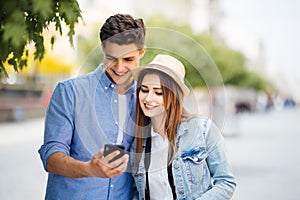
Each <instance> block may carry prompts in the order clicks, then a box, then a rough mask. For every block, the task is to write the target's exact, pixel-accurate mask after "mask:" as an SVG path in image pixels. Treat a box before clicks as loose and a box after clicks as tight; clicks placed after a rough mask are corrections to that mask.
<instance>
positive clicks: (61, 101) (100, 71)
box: [39, 14, 145, 200]
mask: <svg viewBox="0 0 300 200" xmlns="http://www.w3.org/2000/svg"><path fill="white" fill-rule="evenodd" d="M100 40H101V46H102V50H103V52H104V63H103V64H101V65H100V66H99V67H98V68H96V70H95V71H94V72H92V73H89V74H86V75H83V76H80V77H77V78H73V79H69V80H65V81H62V82H60V83H58V85H57V86H56V88H55V90H54V92H53V94H52V97H51V101H50V103H49V107H48V110H47V113H46V120H45V132H44V144H43V145H42V146H41V148H40V149H39V153H40V156H41V160H42V162H43V165H44V168H45V170H46V171H47V172H48V182H47V189H46V197H45V199H51V200H52V199H53V200H57V199H72V200H74V199H93V200H98V199H99V200H100V199H132V176H131V174H130V173H127V172H126V169H127V163H128V155H127V154H125V155H124V156H123V157H121V158H119V159H117V160H115V161H113V162H110V160H111V159H113V158H114V157H115V156H116V155H117V154H119V153H120V152H119V151H115V152H113V153H111V154H109V155H108V156H106V157H104V156H103V147H104V145H105V144H107V143H114V144H121V145H123V146H125V150H128V149H129V147H130V145H131V143H132V139H133V138H132V135H130V134H132V133H133V126H132V123H125V122H128V121H129V122H130V119H132V116H134V106H135V102H134V99H135V98H134V96H135V89H134V85H133V79H132V78H131V76H130V74H131V73H130V71H131V70H132V69H135V68H137V67H138V66H139V63H140V59H141V58H142V57H143V55H144V53H145V48H144V42H145V27H144V23H143V20H142V19H134V18H133V17H132V16H130V15H123V14H116V15H114V16H111V17H109V18H108V19H107V20H106V22H105V23H104V24H103V26H102V27H101V29H100ZM117 84H118V86H119V85H121V86H124V87H123V89H124V91H123V94H124V95H119V94H118V93H117V92H116V89H117V87H116V85H117ZM124 108H125V110H122V109H124ZM124 113H125V114H124ZM122 114H123V115H124V116H123V115H122Z"/></svg>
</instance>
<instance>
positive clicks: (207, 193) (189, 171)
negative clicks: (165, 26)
mask: <svg viewBox="0 0 300 200" xmlns="http://www.w3.org/2000/svg"><path fill="white" fill-rule="evenodd" d="M132 74H133V78H134V79H135V80H137V106H136V117H135V123H136V127H135V135H136V139H135V141H134V143H133V144H132V147H131V157H130V158H131V165H132V169H133V176H134V179H135V184H136V189H137V192H136V198H139V199H209V200H212V199H230V198H231V196H232V194H233V192H234V189H235V186H236V183H235V180H234V176H233V174H232V170H231V167H230V164H229V161H228V159H227V157H226V154H225V149H224V139H223V137H222V135H221V133H220V131H219V130H218V129H217V127H216V126H215V125H214V124H213V123H212V122H211V121H210V120H209V119H208V118H205V117H201V116H196V115H191V114H188V113H187V112H186V111H185V109H184V108H183V97H184V96H185V95H187V94H188V93H189V89H188V87H187V86H186V85H185V84H184V75H185V69H184V66H183V64H182V63H181V62H180V61H178V60H177V59H176V58H174V57H171V56H168V55H157V56H156V57H155V58H154V60H153V61H152V62H151V63H149V64H148V65H147V66H145V67H140V68H137V69H135V70H133V71H132ZM150 136H151V137H150Z"/></svg>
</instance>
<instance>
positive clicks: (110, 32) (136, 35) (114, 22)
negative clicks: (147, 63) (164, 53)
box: [100, 14, 146, 49]
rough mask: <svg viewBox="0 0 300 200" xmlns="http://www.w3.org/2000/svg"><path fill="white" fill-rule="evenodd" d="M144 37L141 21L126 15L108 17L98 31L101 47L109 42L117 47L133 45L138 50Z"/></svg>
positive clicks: (142, 43)
mask: <svg viewBox="0 0 300 200" xmlns="http://www.w3.org/2000/svg"><path fill="white" fill-rule="evenodd" d="M145 35H146V28H145V26H144V22H143V20H142V19H134V18H133V17H132V16H131V15H127V14H116V15H113V16H110V17H109V18H108V19H107V20H106V21H105V23H104V24H103V26H102V27H101V29H100V40H101V42H102V45H103V47H105V45H106V42H107V41H109V42H112V43H116V44H119V45H123V44H126V45H127V44H132V43H134V44H136V45H137V47H138V49H143V48H144V44H145Z"/></svg>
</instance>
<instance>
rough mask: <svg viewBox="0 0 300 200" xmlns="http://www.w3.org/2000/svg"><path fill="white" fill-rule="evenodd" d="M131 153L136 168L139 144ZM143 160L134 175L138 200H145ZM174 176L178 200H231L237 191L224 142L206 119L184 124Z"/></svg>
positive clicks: (178, 135) (182, 125)
mask: <svg viewBox="0 0 300 200" xmlns="http://www.w3.org/2000/svg"><path fill="white" fill-rule="evenodd" d="M130 152H131V158H130V159H131V160H130V162H131V165H132V166H133V163H134V160H133V158H134V152H135V141H134V142H133V145H132V147H131V149H130ZM143 159H144V154H143V155H142V159H141V162H140V166H139V169H138V172H137V173H136V174H133V177H134V181H135V187H136V191H135V196H134V199H143V197H144V191H145V168H144V164H143ZM172 172H173V178H174V183H175V187H176V194H177V198H178V199H207V200H208V199H209V200H215V199H216V200H217V199H230V198H231V197H232V195H233V192H234V190H235V187H236V183H235V179H234V176H233V173H232V169H231V166H230V163H229V161H228V159H227V156H226V152H225V148H224V138H223V137H222V135H221V133H220V131H219V130H218V128H217V127H216V126H215V124H213V123H212V122H211V121H210V120H209V119H208V118H205V117H195V118H192V119H191V120H189V121H188V122H182V123H181V124H180V126H179V128H178V131H177V153H176V156H175V158H174V160H173V161H172ZM150 191H151V188H150Z"/></svg>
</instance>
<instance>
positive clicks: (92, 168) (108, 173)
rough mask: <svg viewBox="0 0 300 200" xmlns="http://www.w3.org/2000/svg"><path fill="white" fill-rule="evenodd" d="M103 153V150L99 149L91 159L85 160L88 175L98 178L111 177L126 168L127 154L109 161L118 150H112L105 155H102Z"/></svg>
mask: <svg viewBox="0 0 300 200" xmlns="http://www.w3.org/2000/svg"><path fill="white" fill-rule="evenodd" d="M103 153H104V150H103V149H101V150H100V152H98V153H97V154H96V155H95V156H94V157H93V158H92V160H90V161H89V162H87V164H88V168H89V170H88V171H89V174H90V176H93V177H100V178H112V177H115V176H118V175H120V174H122V173H123V172H124V171H125V170H126V168H127V164H128V160H129V156H128V155H127V154H125V155H124V156H122V157H121V158H119V159H117V160H115V161H113V162H109V161H110V160H111V159H113V158H114V157H115V156H116V155H118V154H119V153H120V152H119V151H114V152H112V153H110V154H108V155H107V156H106V157H104V156H103Z"/></svg>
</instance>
